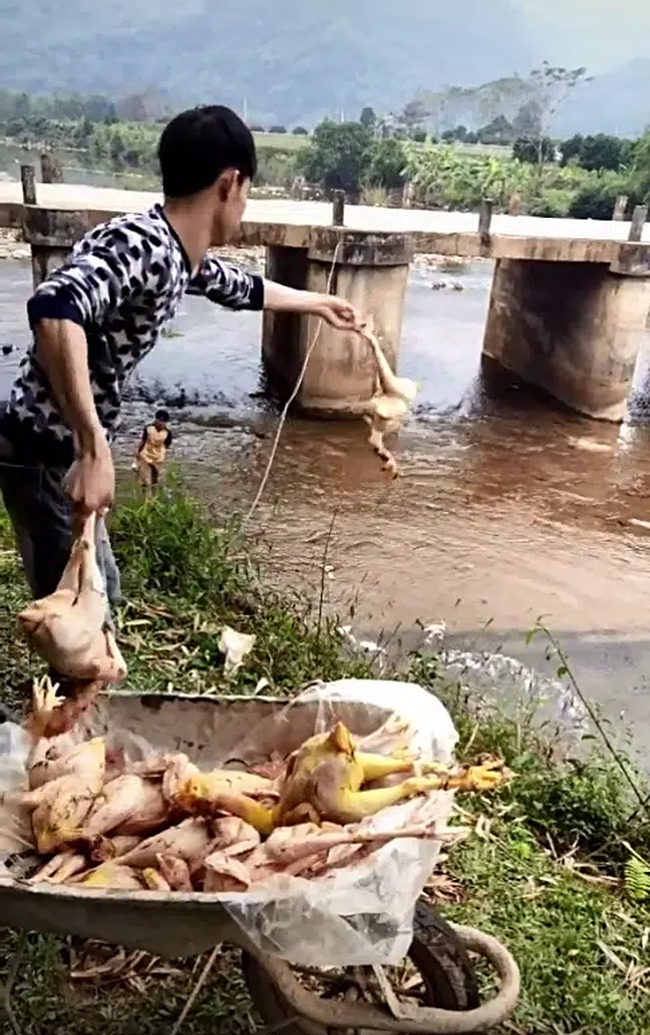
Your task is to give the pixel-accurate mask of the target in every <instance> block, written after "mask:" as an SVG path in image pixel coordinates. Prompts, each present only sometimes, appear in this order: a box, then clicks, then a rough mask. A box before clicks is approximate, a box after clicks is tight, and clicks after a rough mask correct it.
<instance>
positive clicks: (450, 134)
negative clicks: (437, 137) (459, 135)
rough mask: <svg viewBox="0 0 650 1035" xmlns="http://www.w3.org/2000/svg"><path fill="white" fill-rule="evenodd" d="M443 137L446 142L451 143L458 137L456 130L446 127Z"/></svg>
mask: <svg viewBox="0 0 650 1035" xmlns="http://www.w3.org/2000/svg"><path fill="white" fill-rule="evenodd" d="M442 139H443V140H444V141H445V143H447V144H450V143H451V142H452V140H455V139H456V130H455V129H446V130H445V132H444V133H443V134H442Z"/></svg>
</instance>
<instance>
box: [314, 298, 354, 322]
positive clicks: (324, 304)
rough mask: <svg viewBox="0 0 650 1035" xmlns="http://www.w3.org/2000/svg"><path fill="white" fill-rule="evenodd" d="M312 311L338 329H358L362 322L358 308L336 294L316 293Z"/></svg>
mask: <svg viewBox="0 0 650 1035" xmlns="http://www.w3.org/2000/svg"><path fill="white" fill-rule="evenodd" d="M313 312H314V315H316V316H321V317H322V318H323V320H326V321H327V323H329V324H330V325H331V326H332V327H336V329H337V330H339V331H359V330H360V329H361V328H362V327H363V324H364V320H363V317H362V316H361V313H360V312H359V311H358V309H355V307H354V306H353V305H352V303H351V302H347V301H346V300H345V299H344V298H339V297H338V296H337V295H317V296H316V300H315V304H314V308H313Z"/></svg>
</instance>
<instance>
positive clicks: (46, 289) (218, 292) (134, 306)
mask: <svg viewBox="0 0 650 1035" xmlns="http://www.w3.org/2000/svg"><path fill="white" fill-rule="evenodd" d="M185 293H188V294H193V295H204V296H205V297H206V298H208V299H209V300H210V301H212V302H216V303H217V304H219V305H222V306H224V307H226V308H228V309H258V310H259V309H262V308H263V304H264V284H263V280H262V278H261V277H259V276H257V275H255V274H251V273H247V272H245V271H244V270H241V269H239V268H238V267H237V266H233V265H230V264H228V263H223V262H221V261H219V260H218V259H214V258H210V257H206V258H205V259H204V260H203V262H202V263H201V264H200V266H199V267H198V269H197V270H196V271H195V272H194V274H192V270H191V269H190V264H189V261H188V258H187V255H186V253H185V250H184V248H183V246H182V244H181V242H180V239H179V238H178V237H177V236H176V233H175V231H174V229H173V228H172V226H171V225H170V223H169V222H168V221H167V218H166V216H165V213H164V211H163V209H162V207H161V206H159V205H156V206H154V208H152V209H150V210H149V211H148V212H144V213H141V214H137V215H128V216H118V217H116V218H115V219H111V220H110V221H109V222H107V223H104V224H102V225H100V226H97V227H95V228H94V229H93V230H92V231H91V232H90V233H89V234H87V235H86V236H85V237H84V238H83V239H82V240H81V241H80V242H79V243H78V244H77V245H76V246H75V248H74V250H73V253H72V256H71V258H70V261H69V263H67V264H66V265H65V266H62V267H61V269H58V270H56V272H54V273H53V274H52V275H51V276H50V277H49V278H48V279H47V280H45V281H44V282H43V283H42V284H41V285H40V286H39V287H38V289H37V290H36V292H35V293H34V295H33V296H32V298H31V299H30V301H29V303H28V306H27V312H28V316H29V321H30V325H31V327H32V329H33V328H34V327H35V325H36V324H37V323H38V321H39V320H42V319H48V318H49V319H67V320H72V321H74V322H75V323H77V324H79V325H80V326H82V327H83V328H84V330H85V333H86V339H87V341H88V367H89V373H90V384H91V388H92V393H93V398H94V401H95V406H96V408H97V413H98V415H99V419H100V421H101V424H102V426H103V427H104V429H105V431H106V433H107V436H108V437H109V439H110V438H112V436H113V434H114V433H115V430H116V428H117V425H118V421H119V413H120V404H121V400H122V393H123V390H124V385H125V382H126V380H127V378H128V377H129V375H130V374H131V372H132V371H133V369H134V368H135V366H136V365H137V363H139V362H140V360H141V359H143V358H144V356H146V355H147V353H148V352H150V351H151V349H152V348H153V347H154V345H155V344H156V341H157V340H158V338H159V335H160V332H161V330H162V328H163V327H164V325H165V324H166V323H168V322H169V321H170V320H171V319H173V317H174V316H175V315H176V312H177V311H178V308H179V305H180V303H181V300H182V297H183V295H184V294H185ZM3 431H4V432H5V433H6V435H7V437H8V438H10V439H12V440H13V441H14V442H16V440H19V441H20V440H21V439H22V440H24V441H25V442H26V441H27V440H29V442H30V443H31V447H32V449H33V448H39V447H43V450H42V451H43V452H44V453H47V454H48V455H51V454H52V453H53V452H54V453H57V452H60V453H61V455H62V457H63V454H65V455H66V457H68V456H69V454H70V451H71V450H72V436H71V433H70V431H69V429H68V428H67V427H66V425H65V423H64V422H63V420H62V419H61V416H60V414H59V410H58V407H57V404H56V401H55V399H54V397H53V395H52V392H51V389H50V387H49V383H48V380H47V378H46V376H45V374H44V372H43V370H42V369H41V367H40V365H39V363H38V359H37V357H36V355H35V351H34V346H33V345H32V347H31V348H30V349H29V351H28V353H27V355H26V356H25V358H24V359H23V361H22V363H21V368H20V372H19V376H18V378H17V380H16V382H15V384H14V386H13V389H12V392H11V398H10V401H9V405H8V411H7V414H6V417H5V420H4V426H3ZM19 441H18V442H17V443H16V444H19ZM34 443H36V446H35V445H34Z"/></svg>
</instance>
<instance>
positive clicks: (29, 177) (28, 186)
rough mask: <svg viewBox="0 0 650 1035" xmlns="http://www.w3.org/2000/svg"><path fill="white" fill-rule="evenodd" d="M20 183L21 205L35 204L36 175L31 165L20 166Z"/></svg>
mask: <svg viewBox="0 0 650 1035" xmlns="http://www.w3.org/2000/svg"><path fill="white" fill-rule="evenodd" d="M20 182H21V184H22V187H23V204H24V205H35V204H36V173H35V171H34V166H33V165H21V167H20Z"/></svg>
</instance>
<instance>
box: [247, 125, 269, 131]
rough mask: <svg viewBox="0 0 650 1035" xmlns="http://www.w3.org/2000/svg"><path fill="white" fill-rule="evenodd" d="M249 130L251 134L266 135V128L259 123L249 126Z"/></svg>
mask: <svg viewBox="0 0 650 1035" xmlns="http://www.w3.org/2000/svg"><path fill="white" fill-rule="evenodd" d="M248 128H249V129H250V131H251V133H266V128H265V127H264V126H261V125H259V124H257V123H254V124H253V125H252V126H249V127H248Z"/></svg>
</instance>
